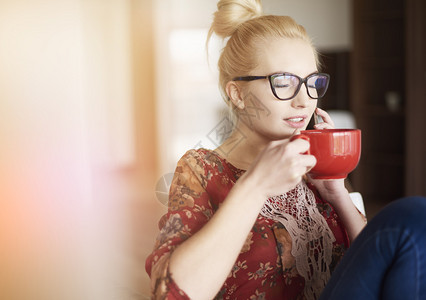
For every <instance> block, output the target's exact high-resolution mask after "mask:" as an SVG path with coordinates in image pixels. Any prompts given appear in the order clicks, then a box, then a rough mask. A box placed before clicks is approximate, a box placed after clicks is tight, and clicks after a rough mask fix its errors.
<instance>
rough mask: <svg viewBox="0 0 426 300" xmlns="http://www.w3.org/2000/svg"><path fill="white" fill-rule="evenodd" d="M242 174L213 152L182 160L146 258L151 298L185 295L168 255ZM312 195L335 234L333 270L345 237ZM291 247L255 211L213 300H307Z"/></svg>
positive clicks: (194, 153) (199, 152) (327, 207)
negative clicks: (165, 210)
mask: <svg viewBox="0 0 426 300" xmlns="http://www.w3.org/2000/svg"><path fill="white" fill-rule="evenodd" d="M243 173H244V171H243V170H240V169H237V168H235V167H234V166H233V165H231V164H230V163H228V162H227V161H226V160H224V159H222V158H221V157H220V156H219V155H217V153H216V152H214V151H211V150H206V149H199V150H190V151H188V152H187V153H186V154H185V155H184V156H183V157H182V158H181V159H180V161H179V162H178V164H177V167H176V171H175V175H174V179H173V181H172V185H171V187H170V194H169V203H168V212H167V214H166V215H164V216H163V217H162V218H161V220H160V222H159V227H160V229H161V231H160V234H159V235H158V237H157V240H156V243H155V246H154V251H153V252H152V253H151V255H150V256H149V257H148V258H147V260H146V266H145V267H146V270H147V272H148V274H149V275H150V277H151V283H152V297H153V298H154V299H189V298H188V296H187V295H186V294H185V292H184V291H182V290H181V289H180V288H179V287H178V286H177V285H176V283H175V282H174V281H173V275H172V274H170V272H169V269H168V263H169V258H170V254H171V252H172V251H173V249H174V248H175V247H177V246H178V245H179V244H180V243H182V242H183V241H185V240H186V239H188V238H189V237H190V236H191V235H193V234H194V233H195V232H197V231H198V230H199V229H200V228H201V227H203V226H204V224H206V223H207V222H208V221H209V219H210V218H211V217H212V215H213V214H214V213H215V211H216V210H217V209H218V207H219V205H220V203H221V202H223V201H224V199H225V198H226V196H227V194H228V192H229V191H230V190H231V189H232V187H233V186H234V184H235V182H236V180H238V178H239V177H240V176H241V175H242V174H243ZM309 188H311V189H313V186H312V185H309ZM314 194H315V199H316V203H317V208H318V211H319V212H320V213H321V215H322V216H323V217H324V219H325V220H326V222H327V224H328V226H329V227H330V229H331V232H332V233H333V234H334V237H335V241H334V242H333V248H332V263H331V265H330V266H329V268H330V270H331V271H332V270H333V269H334V268H335V266H336V265H337V263H338V262H339V261H340V259H341V258H342V256H343V254H344V252H345V251H346V249H347V248H348V247H349V240H348V236H347V233H346V231H345V229H344V227H343V225H342V224H341V222H340V220H339V217H338V216H337V214H336V213H335V211H334V210H333V208H332V207H331V206H330V205H329V204H328V203H327V202H325V201H323V200H321V199H320V198H319V196H318V194H317V193H316V192H315V191H314ZM291 247H292V240H291V237H290V235H289V233H288V232H287V230H286V228H284V226H283V225H282V224H281V223H280V222H276V221H274V220H272V219H268V218H266V217H264V216H262V215H260V214H259V216H258V218H257V220H256V222H255V224H254V225H253V228H252V230H251V231H250V233H249V235H248V237H247V240H246V242H245V244H244V246H243V247H242V249H241V253H240V255H239V256H238V258H237V260H236V262H235V265H234V267H233V269H232V271H231V273H230V274H229V275H228V278H227V280H226V281H225V283H224V284H223V286H222V288H221V289H220V291H219V293H218V294H217V295H216V297H215V299H305V296H304V293H303V290H304V285H305V281H304V278H303V277H302V276H301V275H300V274H299V273H298V271H297V269H296V262H295V259H294V257H293V256H292V254H291Z"/></svg>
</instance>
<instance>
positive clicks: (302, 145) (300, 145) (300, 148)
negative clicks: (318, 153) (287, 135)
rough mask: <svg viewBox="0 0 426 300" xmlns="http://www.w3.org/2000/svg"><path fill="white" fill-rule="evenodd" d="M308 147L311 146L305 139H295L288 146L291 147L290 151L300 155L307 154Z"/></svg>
mask: <svg viewBox="0 0 426 300" xmlns="http://www.w3.org/2000/svg"><path fill="white" fill-rule="evenodd" d="M310 145H311V144H310V143H309V142H308V141H307V140H305V139H295V140H293V141H291V142H290V144H289V146H290V147H293V148H292V151H294V153H301V154H303V153H305V152H307V151H308V150H309V147H310Z"/></svg>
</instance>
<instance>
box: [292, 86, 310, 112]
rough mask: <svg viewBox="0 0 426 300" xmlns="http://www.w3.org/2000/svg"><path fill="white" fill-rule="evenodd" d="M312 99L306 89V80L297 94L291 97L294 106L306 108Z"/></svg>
mask: <svg viewBox="0 0 426 300" xmlns="http://www.w3.org/2000/svg"><path fill="white" fill-rule="evenodd" d="M311 100H312V99H311V98H310V97H309V95H308V92H307V90H306V82H304V83H303V84H302V86H301V87H300V89H299V92H298V93H297V94H296V96H294V98H293V99H291V105H292V106H293V107H298V108H304V107H307V106H308V105H309V101H311Z"/></svg>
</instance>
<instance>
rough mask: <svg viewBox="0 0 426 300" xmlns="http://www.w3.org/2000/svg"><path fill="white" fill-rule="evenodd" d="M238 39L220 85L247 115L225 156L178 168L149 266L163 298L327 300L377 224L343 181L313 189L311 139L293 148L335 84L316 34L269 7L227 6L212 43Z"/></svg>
mask: <svg viewBox="0 0 426 300" xmlns="http://www.w3.org/2000/svg"><path fill="white" fill-rule="evenodd" d="M213 33H215V34H217V35H218V36H220V37H222V38H224V39H226V38H229V40H228V41H227V43H226V46H225V47H224V49H223V52H222V54H221V56H220V59H219V73H220V78H219V81H220V87H221V90H222V92H223V94H224V96H225V99H226V101H227V103H228V104H229V106H230V107H231V109H232V110H233V112H234V114H235V117H236V124H235V129H234V131H233V133H232V134H231V136H230V137H229V138H228V139H227V140H226V141H225V142H224V143H223V144H222V145H221V146H220V147H219V148H218V149H216V150H215V151H210V150H206V149H199V150H190V151H188V152H187V153H186V154H185V155H184V156H183V157H182V158H181V160H180V161H179V162H178V165H177V168H176V172H175V177H174V179H173V182H172V186H171V190H170V197H169V211H168V213H167V215H165V216H164V217H163V219H162V224H161V228H162V229H161V233H160V236H159V237H158V240H157V243H156V246H155V250H154V252H153V253H152V254H151V255H150V257H149V258H148V259H147V262H146V268H147V271H148V273H149V274H150V276H151V278H152V284H153V296H154V297H155V298H166V297H168V298H169V299H173V298H181V299H186V298H191V299H212V298H215V297H216V298H218V299H222V298H223V299H237V298H238V299H258V298H262V299H263V298H266V299H305V298H306V299H316V298H318V297H319V295H320V293H321V291H322V290H323V288H324V287H325V285H326V283H327V281H328V280H329V278H330V274H331V272H332V271H333V269H334V267H335V266H336V265H337V263H338V262H339V260H340V259H341V257H342V256H343V253H344V252H345V250H346V249H347V248H348V246H349V242H350V241H352V240H354V239H355V237H356V236H357V235H358V233H359V232H360V231H361V230H362V228H363V227H364V225H365V219H364V218H363V216H362V215H361V214H360V213H359V212H358V211H357V209H356V208H355V206H354V205H353V204H352V201H351V200H350V198H349V194H348V191H347V190H346V189H345V186H344V183H343V180H332V181H318V180H310V179H309V178H308V177H306V176H305V174H306V173H307V172H308V171H309V170H310V169H311V168H312V167H313V166H314V165H315V163H316V160H315V157H313V156H311V155H306V154H304V153H305V152H306V151H307V150H308V148H309V143H308V142H307V141H304V140H301V139H297V140H294V141H290V139H291V137H292V136H293V135H294V134H297V132H298V131H300V130H303V129H305V128H306V126H307V124H308V122H309V120H310V119H311V117H312V115H313V113H314V111H316V113H317V114H318V115H320V116H321V117H322V119H323V120H324V122H323V123H320V124H317V125H316V128H317V129H324V128H332V127H333V122H332V120H331V119H330V117H329V115H328V114H327V113H326V112H325V111H323V110H320V109H318V108H317V107H316V106H317V101H318V99H319V98H321V97H322V96H323V95H324V93H325V91H326V89H327V86H328V79H329V77H328V75H326V74H322V73H320V72H319V71H318V65H319V63H318V57H317V53H316V51H315V49H314V47H313V45H312V43H311V40H310V39H309V37H308V36H307V34H306V31H305V29H304V28H303V27H302V26H300V25H298V24H297V23H295V21H294V20H293V19H291V18H290V17H284V16H264V15H262V10H261V5H260V1H256V0H252V1H249V0H224V1H219V3H218V11H217V12H216V13H215V16H214V21H213V24H212V26H211V29H210V33H209V38H210V36H211V34H213Z"/></svg>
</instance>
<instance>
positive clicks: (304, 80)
mask: <svg viewBox="0 0 426 300" xmlns="http://www.w3.org/2000/svg"><path fill="white" fill-rule="evenodd" d="M285 75H287V76H288V75H290V76H294V77H296V78H297V79H299V85H298V86H297V89H296V90H295V92H294V94H293V96H291V97H289V98H280V97H278V95H277V93H276V91H275V87H274V84H273V79H274V78H275V77H278V76H285ZM318 75H320V76H325V77H327V85H326V87H325V92H324V95H322V96H321V97H312V96H311V94H310V93H309V89H308V86H307V82H308V79H309V78H311V77H312V76H318ZM259 79H268V80H269V85H270V86H271V90H272V93H273V94H274V96H275V97H276V98H277V99H279V100H282V101H285V100H291V99H293V98H294V97H296V95H297V94H298V93H299V91H300V88H301V86H302V84H305V87H306V92H307V93H308V96H309V97H310V98H311V99H315V100H317V99H321V98H322V97H324V96H325V94H326V93H327V90H328V85H329V84H330V75H329V74H327V73H318V72H315V73H312V74H309V75H308V76H306V77H305V78H301V77H299V76H297V75H295V74H292V73H275V74H271V75H267V76H242V77H235V78H233V79H232V81H253V80H259Z"/></svg>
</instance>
